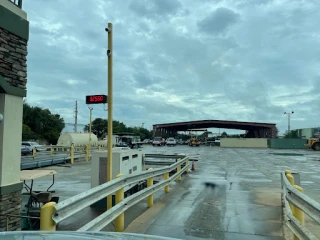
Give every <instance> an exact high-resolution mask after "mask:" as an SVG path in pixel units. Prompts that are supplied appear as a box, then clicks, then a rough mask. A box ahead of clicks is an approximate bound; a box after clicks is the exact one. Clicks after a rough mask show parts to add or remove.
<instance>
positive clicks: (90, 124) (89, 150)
mask: <svg viewBox="0 0 320 240" xmlns="http://www.w3.org/2000/svg"><path fill="white" fill-rule="evenodd" d="M89 109H90V120H89V121H90V122H89V144H88V152H89V154H88V157H87V159H86V160H87V161H88V160H89V158H90V153H91V131H92V130H91V128H92V109H93V108H91V107H89Z"/></svg>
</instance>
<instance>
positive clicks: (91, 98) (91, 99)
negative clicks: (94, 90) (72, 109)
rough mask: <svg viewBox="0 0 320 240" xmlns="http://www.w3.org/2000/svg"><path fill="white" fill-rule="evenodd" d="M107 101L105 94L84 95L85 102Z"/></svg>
mask: <svg viewBox="0 0 320 240" xmlns="http://www.w3.org/2000/svg"><path fill="white" fill-rule="evenodd" d="M99 103H107V96H106V95H90V96H86V104H99Z"/></svg>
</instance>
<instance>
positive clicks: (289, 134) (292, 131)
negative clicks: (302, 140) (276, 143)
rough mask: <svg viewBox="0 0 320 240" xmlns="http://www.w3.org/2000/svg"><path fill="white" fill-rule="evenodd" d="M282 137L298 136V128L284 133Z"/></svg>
mask: <svg viewBox="0 0 320 240" xmlns="http://www.w3.org/2000/svg"><path fill="white" fill-rule="evenodd" d="M284 138H299V135H298V130H291V131H290V132H287V133H286V134H285V135H284Z"/></svg>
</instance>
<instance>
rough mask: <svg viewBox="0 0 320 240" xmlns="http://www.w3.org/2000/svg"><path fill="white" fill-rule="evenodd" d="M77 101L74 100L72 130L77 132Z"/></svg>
mask: <svg viewBox="0 0 320 240" xmlns="http://www.w3.org/2000/svg"><path fill="white" fill-rule="evenodd" d="M77 127H78V101H76V105H75V110H74V128H73V130H74V132H78V129H77Z"/></svg>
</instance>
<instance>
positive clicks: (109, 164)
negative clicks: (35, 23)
mask: <svg viewBox="0 0 320 240" xmlns="http://www.w3.org/2000/svg"><path fill="white" fill-rule="evenodd" d="M105 30H106V31H107V32H108V50H107V56H108V157H107V182H109V181H111V180H112V133H113V126H112V120H113V119H112V55H113V52H112V32H113V29H112V23H108V28H106V29H105ZM110 208H112V195H109V196H108V197H107V210H108V209H110Z"/></svg>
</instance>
